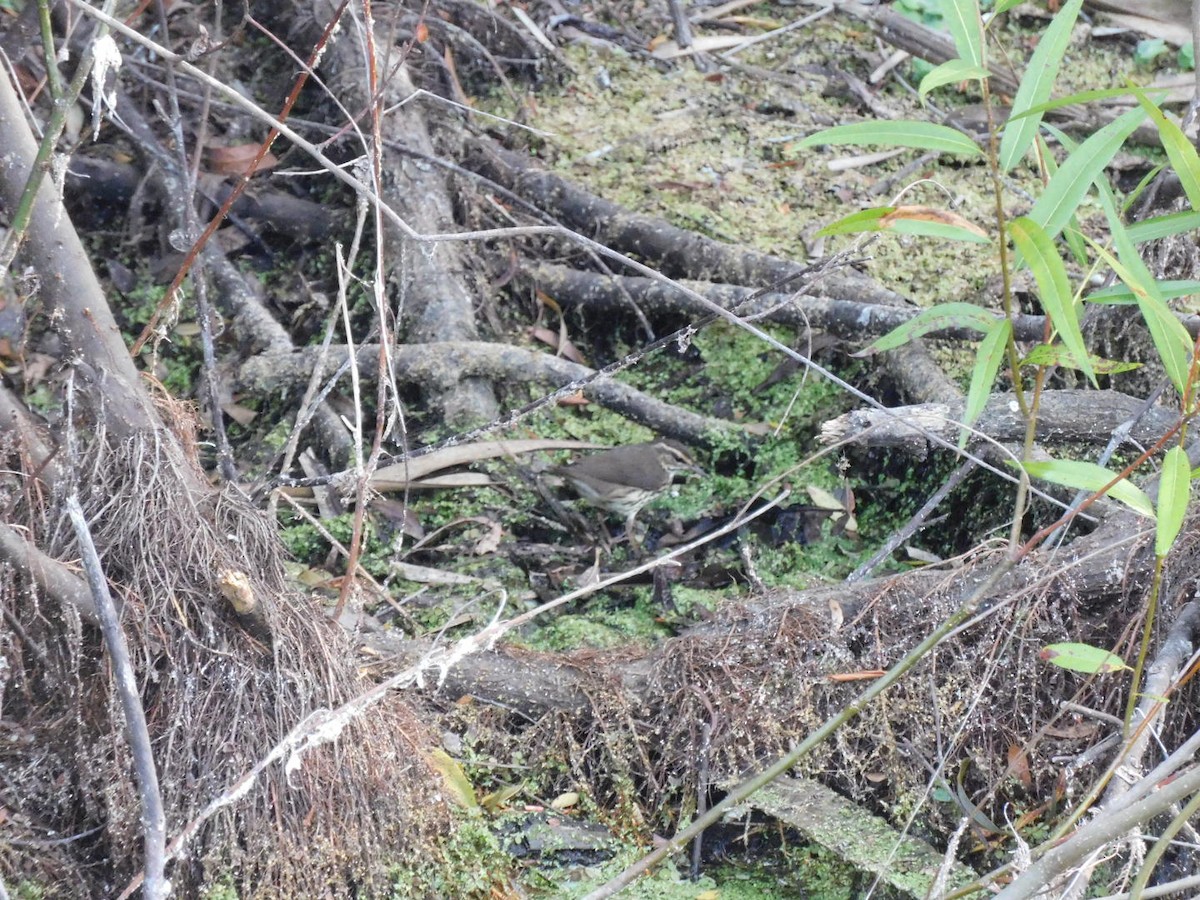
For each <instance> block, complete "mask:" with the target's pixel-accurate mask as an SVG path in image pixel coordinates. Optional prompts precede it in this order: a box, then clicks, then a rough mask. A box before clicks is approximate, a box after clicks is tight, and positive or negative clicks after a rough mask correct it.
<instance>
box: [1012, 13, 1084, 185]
mask: <svg viewBox="0 0 1200 900" xmlns="http://www.w3.org/2000/svg"><path fill="white" fill-rule="evenodd" d="M1082 5H1083V0H1067V2H1066V3H1064V4H1063V6H1062V8H1061V9H1060V10H1059V11H1058V13H1057V14H1056V15H1055V16H1054V19H1053V21H1051V22H1050V25H1049V27H1048V28H1047V29H1046V30H1045V31H1044V32H1043V33H1042V37H1041V40H1039V41H1038V45H1037V49H1036V50H1034V51H1033V56H1032V57H1030V59H1029V65H1028V66H1026V67H1025V74H1024V76H1023V77H1022V78H1021V86H1020V87H1019V88H1018V89H1017V96H1016V97H1015V98H1014V99H1013V108H1012V109H1013V114H1015V115H1018V116H1020V115H1021V113H1024V112H1026V111H1027V110H1030V109H1032V108H1033V107H1036V106H1040V105H1041V104H1043V103H1045V102H1046V100H1047V99H1049V97H1050V91H1051V89H1052V88H1053V87H1054V80H1055V79H1056V78H1057V77H1058V69H1059V66H1060V65H1061V64H1062V58H1063V54H1064V53H1065V52H1066V50H1067V44H1068V43H1069V42H1070V40H1071V30H1072V29H1073V28H1074V27H1075V20H1076V19H1077V18H1078V17H1079V9H1080V7H1081V6H1082ZM1041 121H1042V113H1035V114H1032V115H1028V116H1022V117H1021V118H1020V119H1019V120H1017V121H1015V122H1014V120H1013V119H1012V118H1010V119H1009V121H1008V124H1007V125H1006V126H1005V128H1004V137H1003V138H1001V140H1000V169H1001V171H1003V172H1007V171H1009V170H1010V169H1011V168H1012V167H1013V166H1015V165H1016V164H1017V162H1018V161H1019V160H1020V159H1021V157H1023V156H1024V155H1025V151H1026V150H1028V149H1029V145H1030V144H1031V143H1033V138H1034V135H1036V134H1037V130H1038V125H1040V124H1041Z"/></svg>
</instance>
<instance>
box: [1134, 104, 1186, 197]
mask: <svg viewBox="0 0 1200 900" xmlns="http://www.w3.org/2000/svg"><path fill="white" fill-rule="evenodd" d="M1134 94H1135V96H1136V97H1137V98H1138V103H1140V104H1141V106H1142V109H1144V110H1145V111H1146V115H1148V116H1149V117H1150V121H1152V122H1153V123H1154V126H1155V127H1156V128H1157V129H1158V135H1159V137H1161V138H1162V145H1163V149H1164V150H1166V151H1167V158H1168V159H1169V160H1171V168H1173V169H1174V170H1175V174H1176V175H1178V176H1179V183H1180V184H1181V185H1183V192H1184V193H1185V194H1187V198H1188V202H1189V203H1190V204H1191V207H1192V209H1200V156H1197V154H1196V148H1195V147H1193V146H1192V142H1191V141H1189V140H1188V139H1187V137H1186V136H1185V135H1184V133H1183V130H1182V129H1181V128H1180V127H1179V126H1178V125H1176V124H1175V123H1174V122H1172V121H1171V120H1170V119H1168V118H1167V117H1166V116H1165V115H1163V111H1162V110H1161V109H1159V108H1158V106H1157V105H1155V104H1154V103H1152V102H1150V98H1149V97H1147V96H1146V95H1145V93H1144V92H1142V91H1140V90H1138V89H1137V88H1134Z"/></svg>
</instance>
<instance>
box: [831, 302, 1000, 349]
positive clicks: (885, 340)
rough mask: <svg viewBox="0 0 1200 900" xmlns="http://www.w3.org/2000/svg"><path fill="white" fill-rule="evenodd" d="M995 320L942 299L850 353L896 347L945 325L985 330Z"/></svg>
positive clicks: (982, 311) (968, 306)
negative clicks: (939, 302) (941, 301)
mask: <svg viewBox="0 0 1200 900" xmlns="http://www.w3.org/2000/svg"><path fill="white" fill-rule="evenodd" d="M995 322H996V316H994V315H993V314H992V313H990V312H988V311H987V310H986V309H983V308H981V307H978V306H975V305H973V304H971V303H943V304H941V305H939V306H934V307H932V308H930V309H925V310H922V311H921V312H920V313H918V314H917V315H915V316H913V317H912V318H911V319H909V320H908V321H907V322H905V323H904V324H903V325H901V326H899V327H897V328H894V329H892V330H891V331H889V332H888V333H887V334H885V335H884V336H883V337H881V338H878V339H877V340H875V341H873V342H872V343H871V344H869V345H867V346H866V347H864V348H863V349H862V350H859V351H858V352H857V353H855V354H853V355H854V356H871V355H872V354H875V353H882V352H883V351H884V350H895V349H896V348H897V347H902V346H904V345H905V344H907V343H908V342H909V341H913V340H916V339H917V338H919V337H921V335H923V334H928V333H929V332H931V331H942V330H944V329H947V328H969V329H971V330H972V331H981V332H983V333H984V334H987V333H988V332H990V331H991V330H992V327H993V326H994V324H995Z"/></svg>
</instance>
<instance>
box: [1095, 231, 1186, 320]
mask: <svg viewBox="0 0 1200 900" xmlns="http://www.w3.org/2000/svg"><path fill="white" fill-rule="evenodd" d="M1129 234H1130V236H1132V235H1133V229H1132V228H1130V229H1129ZM1189 294H1200V281H1194V280H1192V279H1188V280H1185V281H1160V282H1158V295H1159V296H1160V297H1162V299H1163V300H1174V299H1176V298H1177V297H1186V296H1188V295H1189ZM1087 302H1088V303H1106V304H1109V305H1111V306H1120V305H1122V304H1129V303H1137V297H1135V296H1134V295H1133V291H1131V290H1130V289H1129V288H1127V287H1125V285H1123V284H1114V285H1112V286H1111V287H1106V288H1101V289H1100V290H1098V291H1093V292H1092V293H1090V294H1088V295H1087Z"/></svg>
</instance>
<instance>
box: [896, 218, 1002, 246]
mask: <svg viewBox="0 0 1200 900" xmlns="http://www.w3.org/2000/svg"><path fill="white" fill-rule="evenodd" d="M887 230H888V231H894V232H896V233H897V234H913V235H918V236H920V237H937V238H945V239H946V240H950V241H967V242H968V243H971V244H990V243H991V240H989V239H988V238H987V237H986V236H985V235H982V234H978V233H977V232H974V231H972V230H971V229H970V228H964V227H962V226H961V225H951V224H949V223H948V222H930V221H927V220H923V219H896V220H894V221H893V222H892V223H891V224H889V225H888V226H887Z"/></svg>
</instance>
